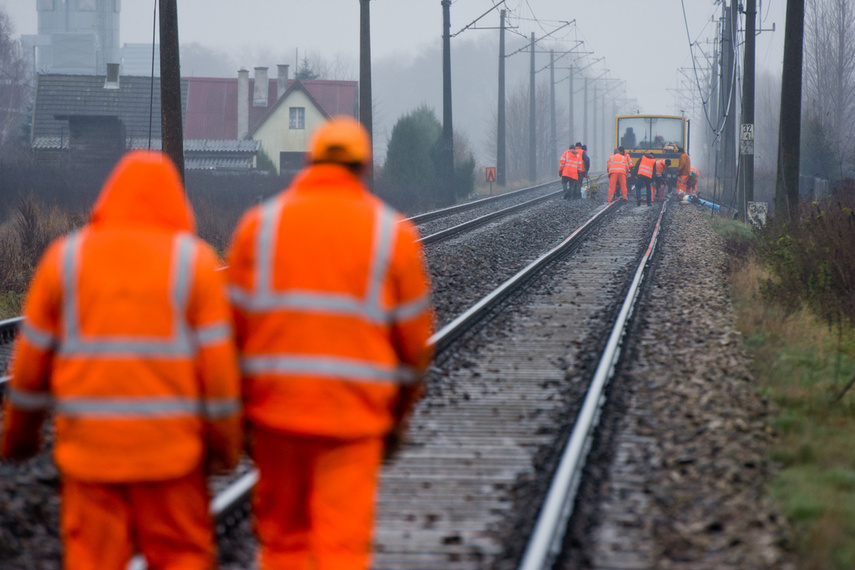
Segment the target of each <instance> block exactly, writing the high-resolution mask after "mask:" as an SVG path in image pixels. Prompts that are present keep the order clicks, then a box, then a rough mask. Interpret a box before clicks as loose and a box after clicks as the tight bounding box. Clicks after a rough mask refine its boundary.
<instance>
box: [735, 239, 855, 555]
mask: <svg viewBox="0 0 855 570" xmlns="http://www.w3.org/2000/svg"><path fill="white" fill-rule="evenodd" d="M731 239H732V238H731ZM732 248H733V250H734V251H748V253H746V254H745V255H744V256H743V257H742V258H740V259H739V260H738V262H736V263H732V264H731V271H730V284H731V293H732V296H733V299H734V303H735V306H736V309H737V318H738V322H737V326H738V327H739V329H740V330H741V331H742V333H743V335H744V337H745V338H746V340H747V345H748V347H749V349H750V352H751V355H752V357H753V365H752V373H753V375H754V378H755V379H756V380H757V383H758V389H759V391H760V392H761V393H762V394H764V395H765V396H767V397H769V398H771V399H772V400H773V401H774V402H775V404H776V406H777V409H778V410H779V414H778V417H777V418H776V420H775V421H774V422H773V427H774V429H775V431H776V432H777V434H778V435H779V437H778V439H777V444H776V445H775V447H774V449H773V450H772V454H773V457H774V458H775V459H776V460H777V461H778V462H779V463H780V465H781V466H782V468H781V471H780V473H779V475H778V476H777V477H776V478H775V480H774V481H773V482H772V485H771V493H772V496H773V497H775V499H776V500H777V502H778V503H779V505H780V506H781V508H782V510H783V512H784V513H785V514H786V515H787V516H788V517H789V519H790V520H791V521H792V522H793V523H794V525H795V528H796V534H795V536H794V537H793V542H794V545H795V548H796V554H797V555H798V557H799V566H800V567H801V568H805V569H819V568H823V569H850V568H853V567H855V438H853V437H852V433H855V389H853V390H852V391H850V392H848V393H846V394H845V395H844V396H843V397H842V398H841V397H840V396H841V394H842V393H843V391H844V389H845V386H846V384H847V382H848V381H849V380H850V379H852V378H853V377H855V330H853V329H852V328H851V327H849V326H848V325H847V324H846V323H845V322H838V323H832V324H830V323H829V321H828V320H827V319H825V318H822V317H819V316H817V313H816V311H815V310H814V309H813V308H812V307H811V306H810V304H809V303H807V302H806V301H805V300H803V301H802V302H801V303H800V304H799V305H798V306H793V299H792V298H790V299H787V300H786V302H784V303H781V302H779V301H780V299H778V298H775V297H771V296H770V295H768V290H769V287H768V284H769V283H770V282H775V281H776V280H779V279H780V277H779V275H778V274H777V273H776V272H775V271H774V267H770V265H767V264H765V263H764V262H763V261H761V260H760V259H759V258H758V257H757V256H756V255H755V254H754V253H753V252H751V251H750V248H749V249H747V250H746V249H745V248H743V247H742V246H740V245H739V244H733V245H732Z"/></svg>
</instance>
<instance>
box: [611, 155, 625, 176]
mask: <svg viewBox="0 0 855 570" xmlns="http://www.w3.org/2000/svg"><path fill="white" fill-rule="evenodd" d="M606 171H607V172H608V173H609V174H612V173H615V172H622V173H624V174H626V162H625V159H624V155H622V154H621V153H619V152H616V153H613V154H612V155H611V156H609V159H608V160H607V161H606Z"/></svg>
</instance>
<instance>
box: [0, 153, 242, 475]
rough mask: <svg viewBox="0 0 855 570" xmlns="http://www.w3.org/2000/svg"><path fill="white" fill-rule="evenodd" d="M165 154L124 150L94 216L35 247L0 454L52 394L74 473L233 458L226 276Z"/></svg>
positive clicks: (59, 443) (66, 465) (16, 451)
mask: <svg viewBox="0 0 855 570" xmlns="http://www.w3.org/2000/svg"><path fill="white" fill-rule="evenodd" d="M169 168H171V170H169ZM169 168H167V167H166V166H164V162H163V158H162V155H160V154H159V153H149V152H142V151H140V152H136V153H130V154H129V155H128V156H127V157H126V158H125V159H123V161H122V162H120V164H119V166H118V167H117V168H116V170H115V171H114V173H113V175H112V176H111V178H110V179H109V180H108V182H107V183H106V184H105V186H104V190H103V191H102V193H101V197H100V198H99V200H98V203H97V204H96V205H95V207H94V209H93V214H92V221H91V222H90V224H88V225H87V226H85V227H84V228H83V229H81V230H80V231H77V232H74V233H72V234H70V235H68V236H66V237H63V238H60V239H58V240H56V241H55V242H54V243H53V244H51V246H50V247H49V248H48V250H47V252H46V253H45V255H44V256H43V258H42V260H41V261H40V263H39V267H38V268H37V270H36V273H35V275H34V277H33V281H32V285H31V287H30V291H29V293H28V297H27V303H26V306H25V309H24V316H25V319H26V320H25V321H24V322H25V324H24V326H23V327H22V329H21V334H20V336H19V339H18V342H17V343H16V347H15V358H14V364H13V368H12V385H11V387H10V394H9V396H10V397H9V404H8V408H7V411H8V412H9V413H7V414H6V416H5V418H4V423H5V424H6V425H5V427H6V429H5V430H4V438H3V446H2V451H3V454H4V455H7V456H20V455H26V453H21V452H20V451H21V450H22V449H25V448H28V447H31V446H30V445H27V444H26V443H22V442H26V441H27V440H28V437H29V436H28V435H27V433H26V432H27V431H28V430H31V429H32V426H33V424H34V423H37V422H35V421H34V419H35V420H38V421H40V418H36V417H35V416H34V414H40V413H41V412H43V411H44V410H46V409H47V408H53V410H54V417H55V422H56V445H55V455H56V462H57V465H58V466H59V468H60V469H61V470H62V471H63V472H64V473H66V474H68V475H70V476H72V477H74V478H76V479H79V480H83V481H93V482H131V481H147V480H163V479H168V478H174V477H180V476H183V475H185V474H187V473H189V472H191V471H192V470H193V469H196V468H198V467H199V465H200V463H201V462H202V460H203V459H204V458H205V457H206V456H209V457H210V456H213V457H214V458H216V460H217V462H218V463H219V464H220V465H223V466H228V465H229V464H234V463H236V461H237V458H238V455H239V453H240V448H241V430H240V397H239V376H238V370H237V358H236V353H235V347H234V343H233V341H232V324H231V315H230V311H229V307H228V302H227V297H226V290H225V283H224V282H223V278H222V276H221V275H220V274H218V273H217V272H216V268H217V265H218V261H217V257H216V254H215V253H214V252H213V250H211V248H210V247H208V246H207V245H206V244H204V242H202V241H201V240H199V239H198V238H196V237H195V236H193V235H192V234H191V233H190V232H191V231H192V230H193V221H192V213H191V211H190V209H189V206H188V204H187V202H186V199H185V198H184V193H183V189H182V188H181V185H180V179H179V178H178V175H177V172H174V167H171V165H169ZM164 169H165V170H164ZM170 172H174V177H173V176H172V175H170ZM30 451H32V450H30Z"/></svg>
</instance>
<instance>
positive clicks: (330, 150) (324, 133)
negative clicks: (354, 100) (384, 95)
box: [309, 115, 371, 164]
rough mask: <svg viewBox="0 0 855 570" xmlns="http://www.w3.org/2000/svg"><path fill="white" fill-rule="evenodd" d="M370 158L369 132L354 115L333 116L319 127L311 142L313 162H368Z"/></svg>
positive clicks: (310, 149) (310, 151)
mask: <svg viewBox="0 0 855 570" xmlns="http://www.w3.org/2000/svg"><path fill="white" fill-rule="evenodd" d="M370 160H371V141H370V140H369V139H368V132H367V131H366V130H365V127H363V126H362V125H361V124H360V123H359V122H358V121H357V120H356V119H354V118H353V117H348V116H346V115H342V116H338V117H333V118H332V119H330V120H329V121H327V122H326V123H324V124H323V125H321V126H320V127H318V129H317V130H316V131H315V132H314V134H313V135H312V140H311V141H310V142H309V162H311V163H318V162H335V163H340V164H366V163H367V162H369V161H370Z"/></svg>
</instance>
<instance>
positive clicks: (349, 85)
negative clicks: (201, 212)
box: [31, 64, 358, 175]
mask: <svg viewBox="0 0 855 570" xmlns="http://www.w3.org/2000/svg"><path fill="white" fill-rule="evenodd" d="M277 69H278V72H277V77H275V78H272V79H269V78H268V77H267V68H265V67H257V68H256V69H255V77H254V78H253V79H250V78H249V72H248V71H247V70H241V71H239V72H238V77H236V78H197V77H191V78H185V79H182V80H181V99H182V114H183V116H184V139H185V140H184V155H185V168H187V169H188V170H193V169H216V170H241V169H253V168H256V166H257V164H258V161H257V158H258V153H259V152H260V151H263V152H264V153H265V154H266V155H267V157H268V158H270V160H272V161H273V164H274V166H275V167H276V169H277V171H278V172H280V173H282V174H286V175H287V174H295V173H296V172H297V171H298V170H300V169H301V168H302V167H303V165H304V164H305V149H306V146H307V145H308V138H309V135H310V134H311V132H312V131H313V130H314V129H315V127H317V126H318V125H319V124H320V123H321V122H322V121H324V120H325V119H326V118H328V117H330V116H333V115H350V116H352V117H356V115H357V93H358V88H357V87H358V83H357V82H356V81H330V80H318V79H313V80H305V81H300V80H297V79H290V78H289V77H288V66H287V65H280V66H278V68H277ZM108 71H109V72H110V73H108V74H107V75H71V74H41V75H39V76H38V77H37V81H36V97H35V105H34V109H33V123H32V139H31V142H32V148H33V151H34V152H35V153H36V156H37V157H38V158H40V159H42V160H45V161H63V160H65V161H74V162H75V163H83V164H87V163H92V164H112V163H114V162H115V161H116V160H117V159H118V157H119V156H121V154H122V153H124V152H125V151H126V150H129V149H132V148H153V149H159V148H160V144H161V143H160V139H161V122H160V79H159V78H158V77H155V78H154V80H153V81H152V78H151V77H150V76H149V77H146V76H128V75H119V73H118V65H117V64H111V65H109V66H108ZM257 86H258V89H256V87H257ZM265 87H266V89H265ZM152 88H153V89H152Z"/></svg>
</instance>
